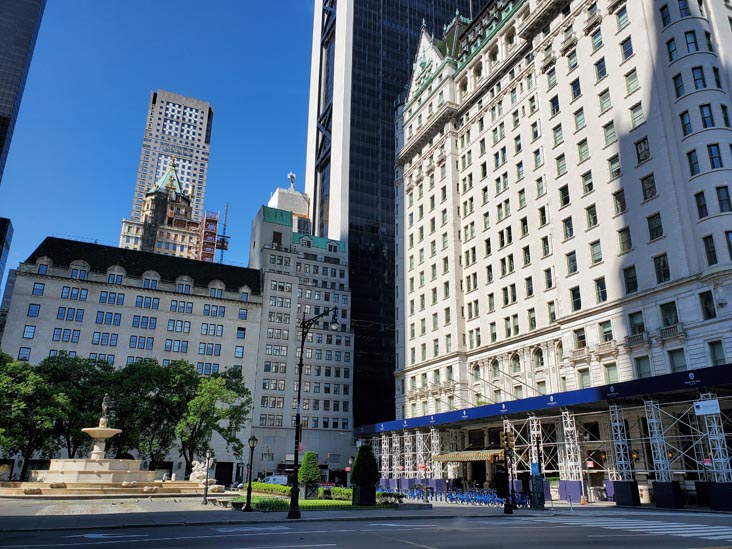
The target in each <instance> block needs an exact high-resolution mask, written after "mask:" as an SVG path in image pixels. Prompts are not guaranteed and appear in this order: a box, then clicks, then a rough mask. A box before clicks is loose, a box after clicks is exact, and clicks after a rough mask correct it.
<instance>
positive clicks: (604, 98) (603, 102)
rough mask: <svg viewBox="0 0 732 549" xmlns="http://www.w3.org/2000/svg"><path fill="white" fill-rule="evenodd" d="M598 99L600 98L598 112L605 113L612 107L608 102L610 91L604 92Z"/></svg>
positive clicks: (609, 101)
mask: <svg viewBox="0 0 732 549" xmlns="http://www.w3.org/2000/svg"><path fill="white" fill-rule="evenodd" d="M598 97H599V98H600V112H601V113H604V112H607V111H608V110H609V109H610V107H612V106H613V105H612V102H611V100H610V90H605V91H604V92H602V93H601V94H600V95H599V96H598Z"/></svg>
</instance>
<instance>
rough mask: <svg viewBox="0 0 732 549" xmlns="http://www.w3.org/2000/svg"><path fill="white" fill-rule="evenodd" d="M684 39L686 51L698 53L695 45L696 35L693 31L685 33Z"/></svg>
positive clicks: (697, 46)
mask: <svg viewBox="0 0 732 549" xmlns="http://www.w3.org/2000/svg"><path fill="white" fill-rule="evenodd" d="M684 39H685V40H686V51H688V52H689V53H695V52H697V51H699V45H698V44H697V43H696V33H695V32H694V31H689V32H685V33H684Z"/></svg>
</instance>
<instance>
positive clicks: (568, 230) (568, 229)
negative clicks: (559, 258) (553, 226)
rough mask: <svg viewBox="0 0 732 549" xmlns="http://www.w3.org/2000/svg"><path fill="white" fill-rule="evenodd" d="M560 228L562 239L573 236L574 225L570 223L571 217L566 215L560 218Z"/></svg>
mask: <svg viewBox="0 0 732 549" xmlns="http://www.w3.org/2000/svg"><path fill="white" fill-rule="evenodd" d="M562 228H563V231H564V239H565V240H567V239H568V238H572V237H573V236H574V227H573V225H572V218H571V217H568V218H566V219H564V220H562Z"/></svg>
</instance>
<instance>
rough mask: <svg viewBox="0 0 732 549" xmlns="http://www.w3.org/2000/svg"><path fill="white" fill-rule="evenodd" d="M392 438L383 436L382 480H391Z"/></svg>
mask: <svg viewBox="0 0 732 549" xmlns="http://www.w3.org/2000/svg"><path fill="white" fill-rule="evenodd" d="M389 439H390V436H389V435H387V434H386V433H384V434H383V435H381V478H391V444H390V443H389V442H390V441H389Z"/></svg>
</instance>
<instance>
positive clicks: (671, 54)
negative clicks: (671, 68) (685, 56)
mask: <svg viewBox="0 0 732 549" xmlns="http://www.w3.org/2000/svg"><path fill="white" fill-rule="evenodd" d="M666 52H667V53H668V60H669V61H674V60H675V59H676V58H677V57H678V56H679V52H678V50H677V49H676V41H675V40H674V39H673V38H672V39H671V40H669V41H668V42H666Z"/></svg>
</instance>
